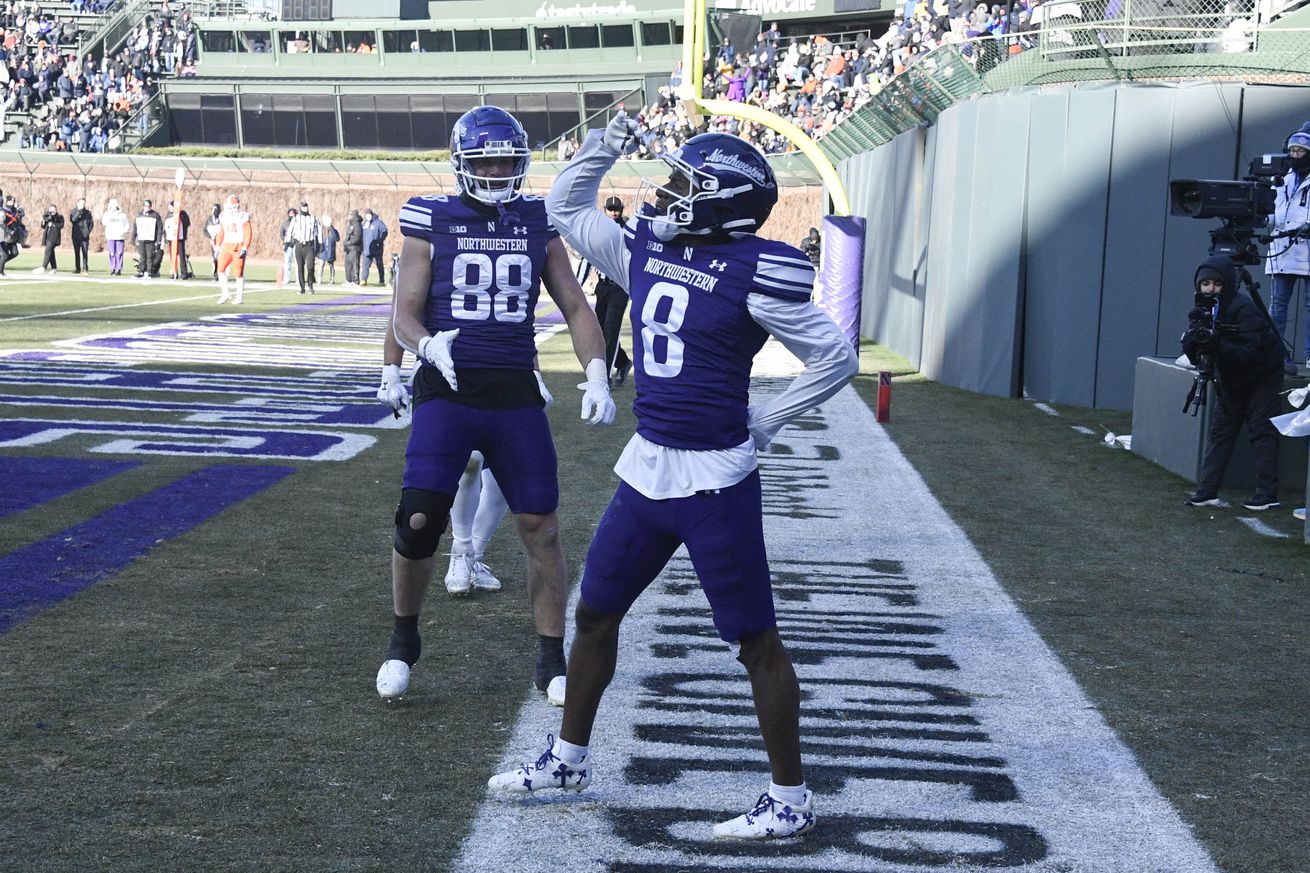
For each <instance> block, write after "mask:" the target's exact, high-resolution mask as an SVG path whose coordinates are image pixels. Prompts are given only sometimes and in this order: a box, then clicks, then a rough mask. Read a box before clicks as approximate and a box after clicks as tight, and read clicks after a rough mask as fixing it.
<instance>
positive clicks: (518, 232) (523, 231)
mask: <svg viewBox="0 0 1310 873" xmlns="http://www.w3.org/2000/svg"><path fill="white" fill-rule="evenodd" d="M514 235H515V236H527V235H528V229H527V228H526V227H524V226H523V225H521V224H520V225H518V226H517V227H515V228H514Z"/></svg>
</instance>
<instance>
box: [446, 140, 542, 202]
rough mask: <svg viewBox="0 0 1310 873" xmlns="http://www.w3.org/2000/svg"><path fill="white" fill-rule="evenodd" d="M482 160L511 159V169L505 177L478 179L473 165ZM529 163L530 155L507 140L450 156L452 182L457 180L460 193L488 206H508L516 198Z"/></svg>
mask: <svg viewBox="0 0 1310 873" xmlns="http://www.w3.org/2000/svg"><path fill="white" fill-rule="evenodd" d="M483 158H511V159H512V161H513V166H512V169H511V171H510V173H509V174H508V175H504V176H485V175H481V174H479V173H478V172H476V169H477V168H475V167H474V162H475V161H477V160H479V159H483ZM531 161H532V153H531V152H530V151H528V149H527V148H526V147H524V146H521V145H515V144H514V142H513V141H510V140H501V141H494V140H493V141H491V142H488V143H487V144H486V145H485V146H483V147H482V148H476V149H462V150H460V151H458V152H454V153H452V154H451V156H450V162H451V164H453V165H454V167H455V178H456V179H458V180H459V183H460V187H461V189H462V190H463V192H464V193H465V194H468V195H469V196H470V197H472V198H473V199H474V200H477V201H480V202H482V203H486V204H487V205H489V206H496V205H498V204H502V203H509V202H510V201H512V200H514V199H516V198H517V197H518V196H519V193H520V192H519V189H520V188H521V187H522V185H523V180H524V179H525V178H527V175H528V164H529V163H531Z"/></svg>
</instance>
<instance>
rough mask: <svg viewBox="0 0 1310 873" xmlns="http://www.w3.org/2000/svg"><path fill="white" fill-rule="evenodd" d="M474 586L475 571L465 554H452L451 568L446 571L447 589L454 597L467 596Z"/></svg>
mask: <svg viewBox="0 0 1310 873" xmlns="http://www.w3.org/2000/svg"><path fill="white" fill-rule="evenodd" d="M472 586H473V573H472V570H471V568H470V567H469V559H468V558H467V557H466V556H465V555H451V556H450V569H449V570H447V571H446V591H448V592H449V593H450V596H452V597H467V596H468V593H469V588H471V587H472Z"/></svg>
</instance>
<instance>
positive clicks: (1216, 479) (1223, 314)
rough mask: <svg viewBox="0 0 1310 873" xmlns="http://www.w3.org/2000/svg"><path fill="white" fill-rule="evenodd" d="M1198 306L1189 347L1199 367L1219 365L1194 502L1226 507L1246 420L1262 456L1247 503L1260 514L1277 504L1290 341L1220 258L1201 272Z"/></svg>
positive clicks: (1185, 336)
mask: <svg viewBox="0 0 1310 873" xmlns="http://www.w3.org/2000/svg"><path fill="white" fill-rule="evenodd" d="M1193 287H1194V288H1195V289H1196V301H1197V305H1196V308H1195V309H1193V310H1192V311H1191V313H1190V316H1189V317H1190V324H1189V326H1188V328H1187V332H1186V333H1184V334H1183V336H1182V344H1183V352H1184V354H1186V355H1187V357H1188V359H1190V360H1191V362H1192V363H1193V364H1195V365H1196V366H1197V367H1198V368H1199V369H1201V370H1202V371H1205V370H1206V369H1211V368H1212V369H1213V372H1214V385H1213V386H1212V388H1211V393H1212V395H1213V396H1212V397H1211V399H1210V400H1209V401H1207V402H1208V403H1210V404H1211V410H1210V430H1209V434H1208V437H1207V439H1206V449H1205V457H1204V458H1202V460H1201V475H1200V479H1199V481H1198V482H1197V487H1196V491H1195V492H1193V493H1192V494H1191V495H1190V496H1189V497H1188V498H1187V501H1186V502H1187V504H1188V505H1190V506H1224V505H1225V504H1224V503H1223V501H1221V500H1220V499H1219V485H1220V483H1221V482H1223V478H1224V470H1225V468H1227V466H1228V459H1229V458H1230V457H1231V456H1232V454H1233V446H1234V444H1236V442H1237V433H1238V431H1239V430H1241V428H1242V424H1243V423H1245V424H1246V430H1247V433H1248V434H1249V435H1250V439H1251V448H1252V450H1253V451H1254V453H1255V480H1256V484H1255V495H1254V496H1253V497H1252V498H1251V499H1250V500H1247V501H1246V502H1245V503H1243V504H1242V506H1243V507H1245V508H1246V509H1249V510H1253V511H1256V512H1260V511H1262V510H1266V509H1276V508H1277V507H1278V505H1279V504H1278V431H1277V430H1276V429H1275V428H1274V426H1273V424H1272V423H1271V422H1270V421H1269V419H1270V418H1272V417H1273V416H1275V415H1278V413H1279V412H1280V411H1281V408H1280V398H1279V393H1280V392H1281V391H1282V390H1283V344H1282V340H1281V339H1280V338H1279V336H1278V333H1277V332H1276V331H1275V330H1274V326H1273V324H1271V323H1270V320H1269V318H1268V317H1266V315H1265V314H1264V312H1263V311H1261V309H1260V307H1259V306H1258V305H1256V303H1255V301H1254V300H1252V299H1251V298H1250V297H1247V296H1246V295H1245V294H1238V293H1237V268H1236V267H1235V266H1234V265H1233V261H1232V259H1231V258H1229V257H1228V256H1227V255H1215V256H1214V257H1211V258H1210V259H1209V260H1207V261H1206V262H1205V263H1203V264H1201V266H1200V267H1198V268H1197V270H1196V277H1195V281H1194V282H1193Z"/></svg>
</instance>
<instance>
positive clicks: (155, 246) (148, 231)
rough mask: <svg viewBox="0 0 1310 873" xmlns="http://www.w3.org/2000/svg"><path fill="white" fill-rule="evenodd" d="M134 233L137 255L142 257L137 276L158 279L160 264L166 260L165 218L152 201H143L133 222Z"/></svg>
mask: <svg viewBox="0 0 1310 873" xmlns="http://www.w3.org/2000/svg"><path fill="white" fill-rule="evenodd" d="M132 234H133V236H134V237H135V239H136V249H137V257H139V258H140V259H141V260H140V263H138V264H137V274H136V277H137V278H138V279H142V278H150V279H158V278H159V265H160V264H161V263H162V262H163V260H164V258H163V254H164V250H163V248H161V246H162V245H163V242H164V219H163V218H161V217H160V215H159V213H158V212H156V211H155V206H154V204H153V203H152V202H151V201H149V200H145V201H142V203H141V211H140V212H138V213H137V216H136V221H134V222H133V226H132Z"/></svg>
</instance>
